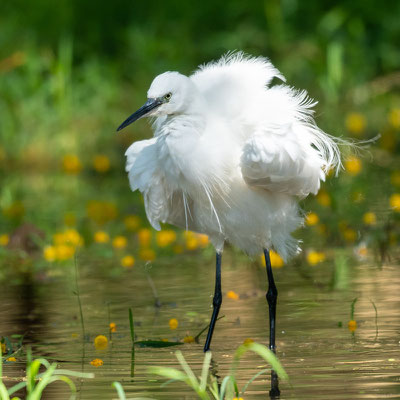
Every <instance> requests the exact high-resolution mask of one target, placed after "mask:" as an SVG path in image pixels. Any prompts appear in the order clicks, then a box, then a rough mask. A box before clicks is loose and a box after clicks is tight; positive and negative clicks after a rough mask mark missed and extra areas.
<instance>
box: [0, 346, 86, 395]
mask: <svg viewBox="0 0 400 400" xmlns="http://www.w3.org/2000/svg"><path fill="white" fill-rule="evenodd" d="M2 366H3V357H2V349H1V347H0V398H1V399H2V400H10V396H11V395H12V394H14V393H16V392H18V391H19V390H22V389H24V390H26V397H25V399H26V400H40V399H41V398H42V394H43V391H44V390H45V389H46V387H47V386H48V385H50V384H51V383H54V382H57V381H61V382H65V383H66V384H67V385H68V386H69V389H70V392H71V397H70V399H71V400H73V399H75V398H76V386H75V384H74V382H73V381H72V380H71V378H70V377H75V378H94V374H90V373H82V372H75V371H69V370H65V369H57V363H52V364H50V363H49V362H48V361H47V360H45V359H43V358H37V359H35V360H32V356H31V352H30V351H28V352H27V366H26V378H25V379H23V380H22V381H21V382H19V383H17V384H16V385H14V386H12V387H10V388H9V389H7V387H6V386H5V385H4V383H3V374H2ZM41 367H44V368H45V371H44V372H39V369H40V368H41ZM12 400H20V398H19V397H12Z"/></svg>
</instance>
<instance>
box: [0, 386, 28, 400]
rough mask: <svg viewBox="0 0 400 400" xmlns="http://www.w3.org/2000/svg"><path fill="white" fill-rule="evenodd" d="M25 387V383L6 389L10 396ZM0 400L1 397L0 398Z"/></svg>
mask: <svg viewBox="0 0 400 400" xmlns="http://www.w3.org/2000/svg"><path fill="white" fill-rule="evenodd" d="M26 385H27V382H19V383H17V384H16V385H14V386H12V387H10V388H9V389H8V394H10V395H11V394H13V393H15V392H18V390H21V389H23V388H24V387H25V386H26ZM0 399H2V397H0Z"/></svg>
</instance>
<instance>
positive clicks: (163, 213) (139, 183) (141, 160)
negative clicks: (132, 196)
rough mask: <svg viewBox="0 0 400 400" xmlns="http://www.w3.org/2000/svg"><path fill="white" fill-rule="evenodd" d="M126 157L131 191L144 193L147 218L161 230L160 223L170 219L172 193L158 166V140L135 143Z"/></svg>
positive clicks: (155, 227)
mask: <svg viewBox="0 0 400 400" xmlns="http://www.w3.org/2000/svg"><path fill="white" fill-rule="evenodd" d="M125 155H126V157H127V162H126V171H127V172H128V177H129V183H130V186H131V189H132V191H135V190H137V189H139V190H140V191H141V192H142V193H143V197H144V204H145V210H146V215H147V218H148V220H149V221H150V223H151V225H152V226H153V228H154V229H156V230H160V229H161V227H160V222H165V221H166V220H167V218H168V214H169V208H168V204H169V203H168V199H169V198H170V197H171V193H170V191H169V189H168V186H167V185H166V184H165V177H164V175H163V173H162V171H161V170H160V168H159V166H158V159H157V138H152V139H149V140H142V141H138V142H135V143H133V144H132V145H131V146H130V147H129V148H128V150H127V151H126V153H125Z"/></svg>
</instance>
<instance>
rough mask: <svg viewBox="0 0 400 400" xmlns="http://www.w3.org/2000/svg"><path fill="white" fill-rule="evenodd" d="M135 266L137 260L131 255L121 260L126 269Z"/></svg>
mask: <svg viewBox="0 0 400 400" xmlns="http://www.w3.org/2000/svg"><path fill="white" fill-rule="evenodd" d="M134 264H135V258H134V257H133V256H131V255H127V256H125V257H123V258H122V259H121V265H122V266H123V267H124V268H132V267H133V266H134Z"/></svg>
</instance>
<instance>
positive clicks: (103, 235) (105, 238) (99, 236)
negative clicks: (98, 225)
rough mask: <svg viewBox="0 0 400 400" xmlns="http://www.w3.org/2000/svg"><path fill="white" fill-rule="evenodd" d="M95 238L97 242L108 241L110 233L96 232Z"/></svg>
mask: <svg viewBox="0 0 400 400" xmlns="http://www.w3.org/2000/svg"><path fill="white" fill-rule="evenodd" d="M93 238H94V241H95V242H96V243H107V242H109V241H110V235H109V234H108V233H107V232H104V231H97V232H95V233H94V236H93Z"/></svg>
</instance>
